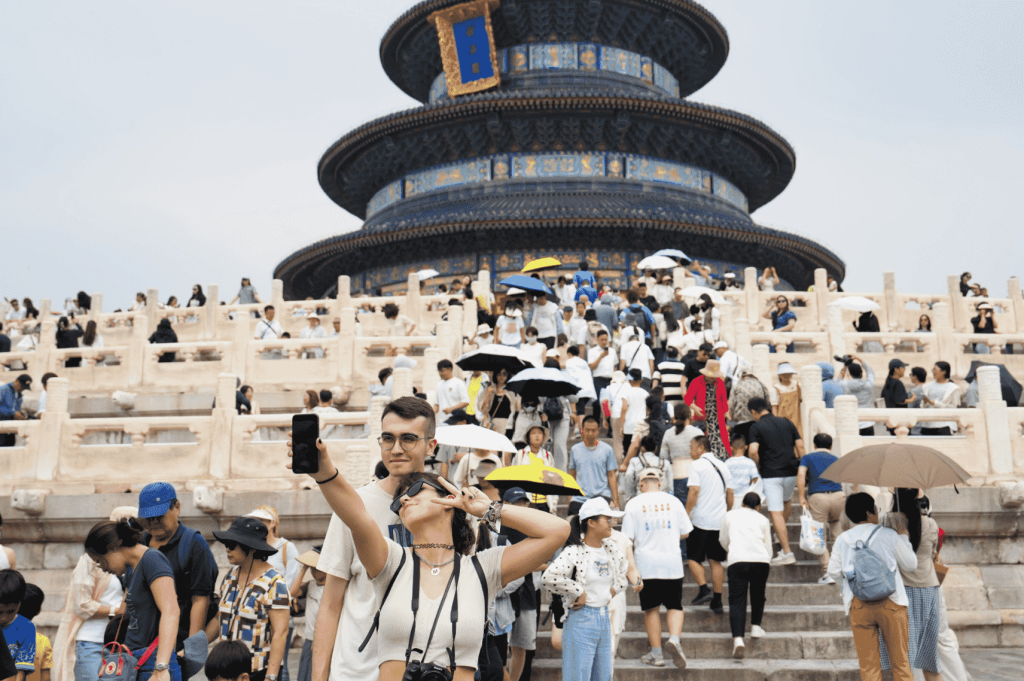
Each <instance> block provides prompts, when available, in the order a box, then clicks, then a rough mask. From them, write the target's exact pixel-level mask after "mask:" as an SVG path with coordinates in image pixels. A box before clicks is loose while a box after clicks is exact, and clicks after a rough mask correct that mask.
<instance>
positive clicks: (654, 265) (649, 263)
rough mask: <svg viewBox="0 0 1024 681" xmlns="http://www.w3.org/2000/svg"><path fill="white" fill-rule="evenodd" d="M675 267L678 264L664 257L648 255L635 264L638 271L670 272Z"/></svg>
mask: <svg viewBox="0 0 1024 681" xmlns="http://www.w3.org/2000/svg"><path fill="white" fill-rule="evenodd" d="M676 267H679V263H677V262H676V261H675V260H673V259H672V258H667V257H665V256H664V255H649V256H647V257H646V258H644V259H643V260H641V261H640V262H638V263H637V264H636V268H637V269H638V270H671V269H675V268H676Z"/></svg>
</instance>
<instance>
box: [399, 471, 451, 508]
mask: <svg viewBox="0 0 1024 681" xmlns="http://www.w3.org/2000/svg"><path fill="white" fill-rule="evenodd" d="M424 485H426V486H428V487H433V488H434V489H436V490H437V491H438V492H441V493H442V494H448V490H446V489H445V488H444V487H442V486H441V485H439V484H438V483H436V482H433V481H432V480H427V479H426V478H420V479H419V480H417V481H416V482H414V483H412V484H411V485H409V488H408V489H406V490H405V491H404V492H402V493H401V494H399V495H398V496H397V497H395V500H394V501H392V502H391V512H392V513H395V514H397V513H398V512H399V511H400V510H402V498H403V497H409V498H412V497H414V496H416V495H417V494H419V493H420V492H421V491H423V486H424Z"/></svg>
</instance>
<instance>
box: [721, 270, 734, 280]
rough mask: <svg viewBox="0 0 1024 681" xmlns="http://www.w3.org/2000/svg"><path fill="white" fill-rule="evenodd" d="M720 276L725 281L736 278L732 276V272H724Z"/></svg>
mask: <svg viewBox="0 0 1024 681" xmlns="http://www.w3.org/2000/svg"><path fill="white" fill-rule="evenodd" d="M722 276H723V277H725V278H726V279H735V278H736V275H735V274H733V273H732V272H726V273H725V274H723V275H722Z"/></svg>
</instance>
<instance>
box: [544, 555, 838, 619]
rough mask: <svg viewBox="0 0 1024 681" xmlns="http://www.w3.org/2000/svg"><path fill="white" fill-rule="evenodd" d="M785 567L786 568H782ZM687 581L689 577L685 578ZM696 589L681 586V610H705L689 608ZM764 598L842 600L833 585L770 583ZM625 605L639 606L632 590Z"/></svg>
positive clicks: (725, 592)
mask: <svg viewBox="0 0 1024 681" xmlns="http://www.w3.org/2000/svg"><path fill="white" fill-rule="evenodd" d="M784 567H786V566H784ZM687 579H688V580H689V577H688V578H687ZM697 591H698V588H697V586H696V585H695V584H693V583H692V582H690V581H688V582H687V583H685V584H684V585H683V610H684V611H690V610H692V609H695V608H705V609H706V608H707V605H701V606H691V605H690V601H692V600H693V599H694V598H695V597H696V596H697ZM765 598H766V599H767V601H768V605H769V606H787V607H793V606H798V605H842V603H843V599H842V597H841V596H840V594H839V586H838V585H833V584H817V583H815V582H811V583H805V584H804V583H794V582H772V581H769V582H768V585H767V587H766V589H765ZM541 600H542V602H543V603H544V604H545V605H543V606H542V609H543V610H544V611H546V610H547V605H546V604H547V603H548V602H549V600H550V598H549V595H548V592H547V591H543V592H542V599H541ZM722 602H723V604H724V605H728V604H729V580H728V579H727V580H726V581H725V584H724V585H723V587H722ZM626 603H627V604H628V605H636V606H639V605H640V596H639V594H637V593H636V592H635V591H633V590H632V589H629V588H627V589H626Z"/></svg>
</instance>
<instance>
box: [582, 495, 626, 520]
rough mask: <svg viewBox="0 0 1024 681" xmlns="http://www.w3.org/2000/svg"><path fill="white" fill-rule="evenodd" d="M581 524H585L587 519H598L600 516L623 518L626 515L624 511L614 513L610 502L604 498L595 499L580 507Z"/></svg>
mask: <svg viewBox="0 0 1024 681" xmlns="http://www.w3.org/2000/svg"><path fill="white" fill-rule="evenodd" d="M579 515H580V522H583V521H584V520H586V519H587V518H596V517H597V516H599V515H606V516H608V517H609V518H621V517H622V516H624V515H626V514H625V513H623V512H622V511H613V510H612V507H611V506H609V505H608V500H607V499H605V498H604V497H595V498H593V499H587V500H586V501H585V502H583V505H582V506H580V514H579Z"/></svg>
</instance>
